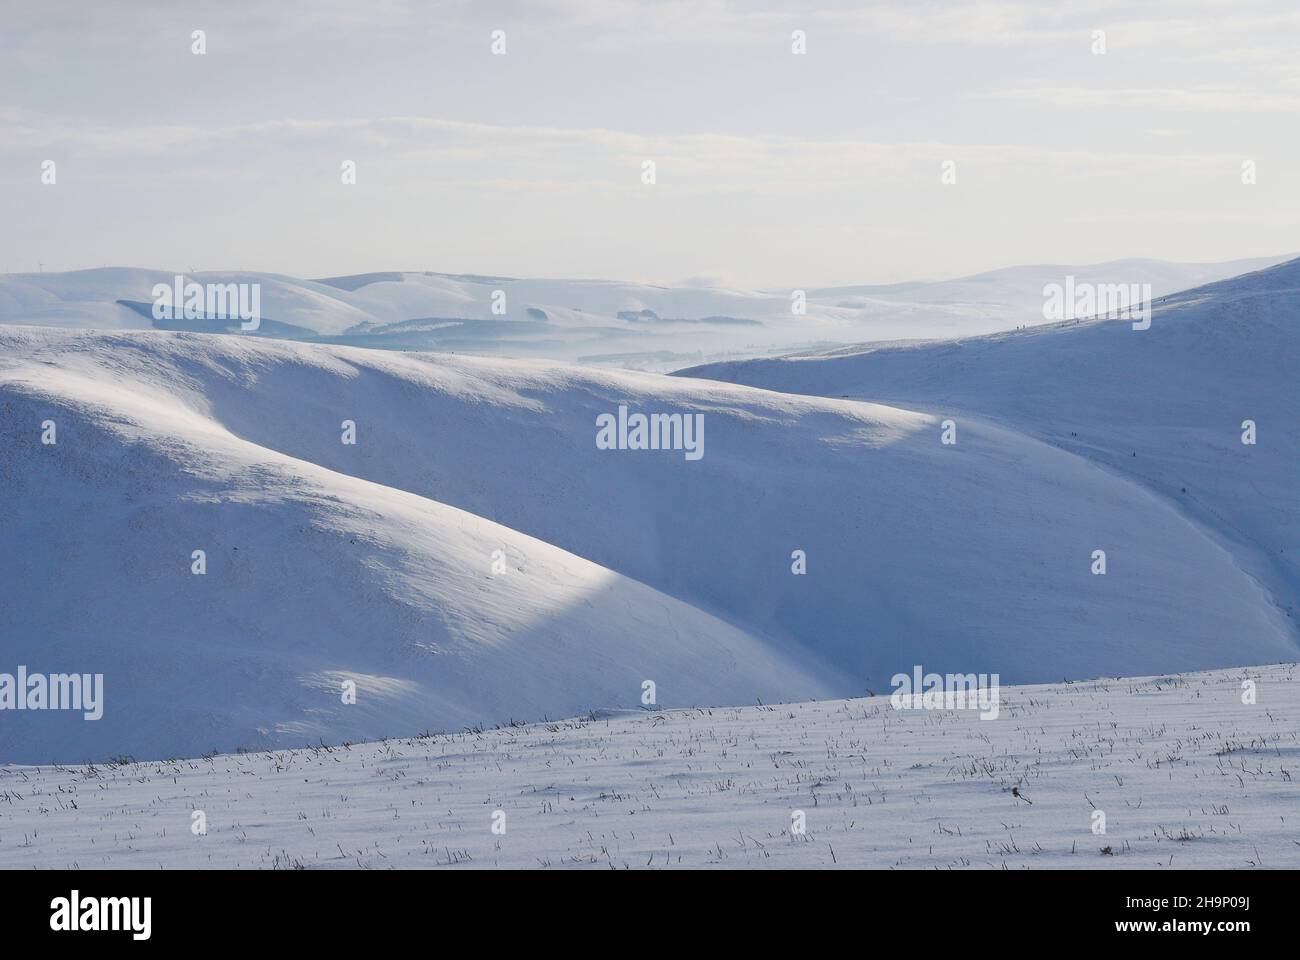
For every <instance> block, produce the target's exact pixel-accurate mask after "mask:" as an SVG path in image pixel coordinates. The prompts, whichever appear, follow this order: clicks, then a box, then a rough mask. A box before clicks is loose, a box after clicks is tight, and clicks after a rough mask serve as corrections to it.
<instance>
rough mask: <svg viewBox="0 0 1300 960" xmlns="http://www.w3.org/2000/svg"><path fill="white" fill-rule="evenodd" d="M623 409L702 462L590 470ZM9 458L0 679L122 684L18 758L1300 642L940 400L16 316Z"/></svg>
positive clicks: (1208, 572)
mask: <svg viewBox="0 0 1300 960" xmlns="http://www.w3.org/2000/svg"><path fill="white" fill-rule="evenodd" d="M1162 316H1163V315H1162ZM1163 326H1164V324H1163V321H1160V323H1159V326H1157V327H1154V328H1153V331H1154V330H1160V329H1162V328H1163ZM1047 338H1048V335H1047V334H1043V335H1040V336H1039V339H1040V341H1041V342H1047ZM1283 359H1285V358H1282V357H1280V358H1278V360H1279V362H1281V360H1283ZM1207 364H1209V361H1207ZM808 369H810V370H811V369H814V367H813V365H812V364H811V363H810V364H809V365H808ZM1042 373H1043V374H1044V375H1046V376H1048V377H1049V378H1053V379H1056V380H1061V379H1062V378H1061V377H1060V375H1059V371H1055V370H1051V369H1047V370H1044V371H1042ZM1259 379H1260V380H1261V381H1263V380H1265V379H1266V378H1264V377H1260V378H1259ZM1103 382H1104V381H1103ZM1098 389H1099V390H1102V389H1104V388H1103V387H1099V388H1098ZM622 404H625V405H627V406H628V407H629V408H630V409H632V410H639V411H644V412H683V413H700V414H702V415H703V417H704V423H705V431H704V438H705V455H704V457H703V459H701V460H699V461H695V462H692V461H688V460H686V459H685V458H684V456H683V454H682V452H681V451H672V450H668V451H628V450H621V451H611V450H599V449H597V447H596V445H595V432H596V431H595V423H596V417H597V416H598V415H600V414H602V413H612V412H614V411H615V410H617V408H618V406H619V405H622ZM1235 415H1236V414H1235V413H1234V414H1233V416H1235ZM1229 419H1231V418H1229ZM46 420H54V421H55V422H56V423H57V424H58V429H59V441H58V443H57V444H56V445H53V446H47V445H43V444H41V443H40V435H41V429H42V428H41V424H42V423H43V422H44V421H46ZM344 420H352V421H354V422H355V424H356V428H357V436H358V442H357V443H356V444H355V445H344V444H342V443H341V442H340V425H341V423H342V421H344ZM1228 426H1229V427H1231V423H1229V424H1228ZM1231 439H1232V437H1231V432H1229V436H1228V439H1227V440H1225V441H1224V444H1225V448H1226V447H1227V446H1228V445H1229V443H1230V441H1231ZM0 443H2V444H3V449H4V451H5V457H4V459H3V461H0V618H2V619H0V622H2V623H3V624H4V628H3V630H0V671H5V670H8V671H11V672H12V671H13V670H14V669H15V668H16V667H17V666H18V665H20V664H21V665H25V666H26V667H28V669H29V670H32V671H42V672H46V673H56V672H66V671H77V672H102V673H104V674H105V696H106V700H107V705H106V709H105V716H104V718H103V719H102V720H99V721H84V720H82V719H81V718H80V716H79V715H72V714H67V713H53V712H25V713H24V712H6V713H5V714H0V760H7V761H20V762H48V761H66V762H82V761H85V760H97V761H102V760H105V759H107V758H111V757H113V756H117V755H121V754H129V755H133V756H137V757H152V758H157V757H167V756H196V755H200V754H204V753H208V752H211V751H214V750H225V751H229V750H233V749H235V748H237V747H244V748H249V749H258V748H267V747H293V746H303V745H306V744H310V743H318V742H320V741H322V740H323V741H324V742H326V743H337V742H339V741H340V740H343V739H352V740H359V739H363V738H371V739H373V738H376V737H380V736H411V735H414V734H417V733H420V732H423V731H426V730H433V731H439V730H455V729H459V728H461V727H463V726H465V725H468V724H493V723H503V722H506V721H507V720H511V719H514V720H538V719H542V718H544V717H563V716H573V715H578V714H581V713H585V712H586V711H587V710H590V709H593V708H597V707H634V706H637V705H638V704H639V703H640V698H641V693H642V682H643V681H644V680H652V681H654V682H655V684H656V685H657V694H658V703H659V704H660V705H661V706H670V707H671V706H695V705H709V706H717V705H732V704H745V703H753V702H755V700H758V699H761V700H762V701H763V702H773V701H775V700H801V699H808V698H814V697H828V696H837V697H843V696H854V695H860V694H862V693H865V692H869V691H875V692H880V691H882V690H885V689H887V688H888V682H889V678H890V677H891V676H892V675H893V674H895V673H898V672H908V673H910V672H911V670H912V668H913V667H914V666H915V665H918V664H919V665H922V666H924V668H925V669H927V670H936V671H939V672H960V673H968V672H975V673H997V674H999V675H1000V676H1001V678H1002V680H1003V682H1018V681H1019V682H1034V681H1048V680H1058V679H1062V678H1071V679H1074V678H1087V677H1095V676H1100V675H1110V674H1115V673H1122V674H1128V675H1141V674H1149V673H1156V672H1173V671H1187V670H1198V669H1208V668H1213V667H1222V666H1237V665H1243V664H1261V663H1272V662H1279V661H1284V660H1293V659H1295V658H1296V654H1297V640H1296V633H1295V628H1294V621H1292V620H1291V619H1289V616H1288V614H1289V611H1288V610H1283V609H1280V608H1279V606H1278V604H1277V602H1276V596H1275V594H1273V593H1270V591H1269V590H1268V589H1266V588H1265V587H1264V586H1262V585H1261V583H1262V582H1261V579H1260V578H1259V577H1258V574H1257V573H1255V572H1251V570H1248V569H1245V568H1243V566H1242V564H1241V562H1240V556H1239V555H1238V554H1234V552H1233V551H1232V550H1230V549H1229V546H1228V545H1226V544H1225V542H1224V539H1223V538H1222V537H1221V536H1220V535H1219V534H1220V533H1221V531H1220V530H1219V529H1217V528H1212V527H1208V526H1207V525H1206V524H1205V523H1203V522H1202V521H1201V519H1200V518H1199V517H1197V516H1194V515H1192V514H1191V513H1189V511H1188V510H1187V509H1186V508H1185V507H1183V506H1182V504H1181V503H1179V502H1178V501H1177V500H1176V499H1175V498H1172V497H1170V496H1167V495H1165V494H1164V493H1163V492H1162V491H1158V490H1153V489H1152V488H1151V487H1150V486H1148V485H1146V484H1144V483H1142V482H1139V481H1138V480H1137V479H1135V478H1133V477H1132V476H1126V475H1124V474H1123V473H1121V472H1119V471H1118V470H1116V469H1113V468H1112V467H1110V466H1109V465H1104V464H1099V463H1096V462H1090V461H1088V460H1087V459H1084V458H1082V457H1081V456H1079V455H1078V454H1077V453H1075V452H1071V451H1069V450H1066V449H1062V447H1061V445H1059V444H1053V443H1049V442H1045V441H1044V440H1043V439H1040V438H1037V437H1034V436H1032V435H1030V434H1029V433H1027V432H1025V431H1022V430H1017V429H1013V428H1011V427H1009V426H1006V425H1004V424H1001V423H995V422H992V421H985V420H979V419H971V420H969V421H967V420H966V419H963V420H962V423H961V433H960V440H959V443H958V444H957V445H956V446H945V445H942V444H941V443H940V424H939V418H938V417H937V416H935V415H933V414H931V413H928V412H924V413H923V412H916V411H913V410H907V409H901V408H898V407H893V406H883V405H879V404H872V403H863V402H856V401H849V400H841V399H823V398H815V397H800V396H792V395H783V394H777V393H772V392H768V391H764V390H755V389H752V388H749V387H743V386H733V385H726V384H720V383H715V382H706V381H702V380H690V379H680V378H666V377H662V376H657V375H649V374H636V373H625V372H613V371H599V370H592V369H589V368H582V367H576V366H566V365H562V364H553V363H543V362H537V361H507V360H501V359H483V358H472V357H460V356H450V355H437V354H413V353H396V352H388V351H374V350H361V349H355V348H349V347H340V346H329V345H321V344H303V343H291V342H283V341H276V340H269V339H259V338H254V337H239V336H214V335H202V334H187V333H164V332H153V331H147V332H137V331H120V332H105V331H67V330H59V329H49V328H38V327H18V326H9V327H4V328H0ZM1225 482H1226V481H1225ZM1279 482H1280V481H1279ZM1098 547H1100V548H1104V549H1106V550H1107V552H1108V554H1109V556H1110V558H1111V560H1110V564H1111V568H1110V573H1109V575H1107V576H1105V577H1097V576H1092V575H1091V574H1090V573H1089V567H1090V563H1091V559H1090V555H1091V552H1092V551H1093V550H1094V549H1096V548H1098ZM195 549H203V550H205V551H206V552H207V563H208V569H207V573H206V575H204V576H194V575H193V574H192V573H191V572H190V563H191V560H190V557H191V551H193V550H195ZM494 550H502V551H504V553H505V555H506V556H507V557H508V558H509V563H508V569H507V571H506V572H505V573H504V574H497V575H495V576H494V575H493V574H492V572H491V564H492V552H493V551H494ZM795 550H803V551H806V554H807V563H808V573H807V574H806V575H803V576H796V575H794V574H792V572H791V555H792V552H793V551H795ZM347 679H352V680H354V681H355V682H356V684H357V686H358V688H359V695H358V703H357V704H355V705H344V704H342V703H341V698H340V695H339V690H340V684H341V683H342V682H343V681H344V680H347Z"/></svg>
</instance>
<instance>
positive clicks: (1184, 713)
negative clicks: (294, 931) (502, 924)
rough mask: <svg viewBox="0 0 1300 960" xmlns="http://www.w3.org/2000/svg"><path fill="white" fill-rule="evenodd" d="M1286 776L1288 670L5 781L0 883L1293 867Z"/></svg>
mask: <svg viewBox="0 0 1300 960" xmlns="http://www.w3.org/2000/svg"><path fill="white" fill-rule="evenodd" d="M1247 680H1253V681H1254V683H1255V691H1254V692H1255V702H1254V703H1253V704H1252V703H1243V693H1244V690H1243V682H1244V681H1247ZM1246 699H1249V698H1246ZM1297 777H1300V677H1298V676H1297V673H1296V665H1295V664H1287V665H1278V666H1271V667H1262V668H1251V669H1233V670H1222V671H1214V672H1208V673H1193V674H1184V675H1175V676H1162V677H1154V678H1145V679H1110V680H1095V681H1086V682H1078V683H1069V684H1052V685H1046V686H1027V687H1016V688H1007V687H1004V688H1003V689H1002V691H1001V710H1000V713H999V717H998V718H997V719H996V720H980V719H978V716H977V715H976V714H972V713H965V712H954V711H899V710H895V709H893V708H892V707H891V706H890V704H889V701H888V699H887V698H885V697H875V698H870V699H859V700H832V701H823V702H819V703H796V704H790V705H784V704H783V705H767V706H749V707H736V708H712V709H697V710H683V711H665V712H662V713H648V712H647V713H637V712H622V713H615V714H613V715H607V716H599V717H597V716H593V717H589V718H587V719H577V720H565V721H559V722H555V723H551V724H537V725H531V726H518V727H506V728H501V729H491V730H480V731H473V732H465V733H458V734H453V735H445V736H429V737H422V738H414V739H392V740H385V741H382V742H379V743H362V744H352V745H348V746H335V747H330V748H319V749H305V750H283V751H278V752H274V753H250V754H242V755H229V754H226V755H220V756H215V757H210V758H206V759H192V760H172V761H155V762H142V763H124V764H117V765H103V764H101V765H94V766H63V767H17V766H0V867H10V868H12V867H19V868H22V867H56V868H82V869H91V868H141V869H156V868H158V867H179V866H197V867H246V868H267V869H269V868H280V869H289V868H297V867H305V868H309V869H319V868H331V867H335V868H338V867H352V868H355V867H364V868H373V869H390V868H412V867H418V868H427V867H448V866H453V867H456V868H459V869H472V868H476V867H545V868H549V869H560V868H566V867H586V868H596V869H605V868H610V867H613V868H618V869H622V868H629V867H630V868H643V867H649V868H660V869H663V868H669V869H680V868H700V867H733V868H734V867H757V868H768V867H841V868H843V867H879V868H910V869H958V870H960V869H986V868H1004V867H1005V868H1021V867H1070V868H1093V869H1117V868H1157V867H1159V868H1167V867H1173V868H1190V867H1205V868H1209V867H1213V868H1216V869H1234V868H1241V869H1248V868H1257V867H1263V868H1278V867H1290V868H1296V867H1300V810H1298V809H1297V806H1296V790H1297ZM1013 790H1014V791H1015V792H1014V793H1013ZM196 811H201V814H202V818H203V820H202V822H203V823H205V825H206V834H198V833H196V832H194V830H193V829H192V827H193V825H195V824H197V823H199V822H200V820H199V819H198V818H197V817H196ZM796 811H802V812H803V815H804V824H805V826H806V832H804V833H800V832H798V831H797V830H794V829H792V826H793V824H794V823H795V822H796V821H795V817H796ZM1098 811H1100V812H1101V813H1102V814H1104V816H1105V833H1104V834H1102V833H1098V832H1094V830H1095V829H1096V827H1097V826H1099V825H1100V818H1099V817H1098ZM494 822H495V823H496V824H498V832H493V829H492V828H493V824H494ZM502 826H503V827H504V832H500V828H501V827H502Z"/></svg>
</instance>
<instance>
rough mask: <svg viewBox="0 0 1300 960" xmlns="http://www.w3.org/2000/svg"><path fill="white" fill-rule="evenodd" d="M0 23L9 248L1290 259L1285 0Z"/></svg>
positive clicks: (1292, 205)
mask: <svg viewBox="0 0 1300 960" xmlns="http://www.w3.org/2000/svg"><path fill="white" fill-rule="evenodd" d="M0 10H2V11H3V16H2V18H0V24H2V26H0V214H2V215H3V217H4V221H5V229H4V230H3V231H2V232H0V270H3V271H20V270H22V271H25V270H34V269H36V264H37V261H38V260H39V261H41V262H43V263H44V264H45V269H47V270H62V269H74V268H80V267H90V266H100V265H108V264H113V265H130V266H148V267H159V268H166V269H172V268H176V269H189V268H191V267H194V268H197V269H200V270H202V269H236V268H245V269H250V270H251V269H258V270H270V271H278V272H284V273H291V274H295V275H298V276H321V275H328V274H336V273H354V272H363V271H370V270H392V269H411V270H413V269H428V270H439V271H448V272H459V271H465V272H478V273H497V274H509V275H516V276H520V275H526V276H569V277H573V276H581V277H610V278H619V279H629V280H641V281H650V282H664V283H669V282H678V281H681V280H683V279H686V278H692V277H699V278H705V279H706V280H708V279H710V278H712V279H716V280H718V281H721V282H726V283H728V284H735V285H742V286H754V287H791V286H821V285H829V284H838V283H859V282H889V281H894V280H901V279H914V278H921V277H946V276H954V275H959V274H965V273H973V272H976V271H979V270H983V269H988V268H992V267H998V266H1005V265H1009V264H1014V263H1029V262H1046V261H1052V262H1066V263H1069V262H1076V263H1078V262H1089V261H1099V260H1110V259H1116V258H1121V257H1132V256H1149V257H1158V258H1164V259H1172V260H1226V259H1234V258H1238V257H1247V256H1262V255H1269V254H1275V253H1282V252H1285V251H1288V250H1294V249H1297V248H1300V242H1297V239H1296V220H1297V217H1296V210H1297V209H1298V208H1300V156H1298V155H1297V154H1298V152H1300V151H1298V150H1297V148H1298V147H1300V133H1298V132H1297V131H1298V130H1300V124H1297V123H1296V117H1297V115H1300V55H1298V54H1300V8H1298V7H1297V6H1296V5H1295V4H1294V3H1292V2H1262V0H1261V2H1252V0H1179V2H1177V3H1165V2H1161V0H1149V2H1143V3H1106V2H1097V3H1074V2H1063V3H1044V2H1024V3H1017V2H1011V3H992V4H983V3H964V2H950V3H912V2H900V3H878V4H870V3H868V4H863V3H856V4H828V3H817V4H796V3H720V2H709V0H692V2H685V0H683V2H670V3H660V2H637V0H561V2H542V0H538V2H526V3H524V2H511V3H507V2H500V3H482V2H480V3H455V2H447V3H429V2H420V3H416V2H412V3H404V2H398V0H387V2H374V0H354V2H347V3H344V2H338V0H330V2H319V0H318V2H315V3H310V4H307V3H264V2H245V0H235V2H223V3H189V4H179V3H178V4H170V3H169V4H161V3H145V2H136V3H130V2H119V3H111V4H106V3H71V2H70V3H61V4H28V3H17V2H10V0H0ZM195 29H203V30H205V31H206V33H207V53H206V55H205V56H195V55H193V54H192V53H191V52H190V48H191V39H190V34H191V32H192V31H193V30H195ZM494 29H501V30H504V31H506V38H507V50H508V52H507V54H506V55H505V56H493V55H492V53H491V51H490V44H491V36H490V35H491V32H492V31H493V30H494ZM794 29H802V30H805V31H806V33H807V38H808V39H807V45H808V53H807V55H805V56H795V55H792V54H791V52H790V34H791V31H792V30H794ZM1099 29H1100V30H1105V31H1106V46H1107V52H1106V54H1105V55H1102V56H1098V55H1095V54H1093V53H1092V52H1091V47H1092V44H1093V36H1092V32H1093V31H1094V30H1099ZM349 159H350V160H355V161H356V163H357V165H358V182H357V184H356V185H355V186H344V185H342V184H341V183H340V177H339V167H340V164H341V163H342V161H344V160H349ZM646 159H650V160H654V161H655V162H656V164H657V174H658V182H657V183H656V184H655V185H654V186H645V185H643V184H642V183H641V163H642V161H643V160H646ZM947 159H951V160H954V161H956V164H957V183H956V184H955V185H951V186H947V185H943V184H941V183H940V165H941V163H942V162H943V161H944V160H947ZM1246 159H1251V160H1254V161H1255V162H1256V163H1257V167H1258V181H1259V182H1258V183H1257V184H1255V185H1253V186H1245V185H1243V184H1242V183H1241V164H1242V161H1243V160H1246ZM45 160H54V161H55V162H56V163H57V172H58V182H57V184H56V185H54V186H44V185H42V184H41V182H40V174H41V163H42V161H45Z"/></svg>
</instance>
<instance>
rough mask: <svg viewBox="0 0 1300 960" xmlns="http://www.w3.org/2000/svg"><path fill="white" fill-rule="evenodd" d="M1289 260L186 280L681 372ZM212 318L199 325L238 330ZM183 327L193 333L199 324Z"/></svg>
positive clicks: (145, 298)
mask: <svg viewBox="0 0 1300 960" xmlns="http://www.w3.org/2000/svg"><path fill="white" fill-rule="evenodd" d="M1280 259H1282V258H1280V257H1274V258H1261V259H1256V260H1242V261H1234V262H1230V263H1220V264H1190V263H1166V262H1162V261H1155V260H1120V261H1115V262H1112V263H1106V264H1096V265H1087V266H1024V267H1012V268H1008V269H1004V270H995V271H991V272H989V273H984V274H979V275H977V276H973V277H966V278H962V279H957V280H949V281H941V282H917V283H904V284H893V285H888V286H857V287H837V288H825V289H810V290H806V291H803V293H804V294H805V301H804V302H803V303H801V306H800V309H803V310H804V312H802V313H799V312H796V310H795V305H794V302H793V300H792V297H793V296H794V293H795V291H793V290H768V291H751V290H728V289H723V288H717V287H700V286H678V287H664V286H654V285H649V284H637V283H625V282H618V281H607V280H543V279H515V278H510V277H492V276H477V275H460V274H440V273H427V272H426V273H418V272H415V273H410V272H408V273H398V272H391V273H371V274H358V275H355V276H347V277H331V278H326V279H323V280H300V279H297V278H294V277H288V276H282V275H277V274H267V273H246V272H245V273H217V272H199V273H193V274H186V277H187V279H191V280H195V281H198V282H200V283H223V284H224V283H241V282H242V283H257V284H259V285H260V289H261V313H262V316H263V318H264V324H263V327H262V329H261V330H260V331H258V333H259V335H263V336H274V337H281V338H285V339H297V340H316V341H323V342H329V343H336V344H344V345H352V346H365V347H380V348H387V349H397V350H443V351H454V352H457V353H471V354H481V355H489V356H518V357H536V358H545V359H553V360H564V361H576V362H581V363H584V364H590V365H597V366H606V367H622V368H631V369H644V370H660V371H666V370H671V369H674V368H677V367H681V366H684V365H686V364H690V363H700V362H703V361H706V360H711V359H725V358H732V357H753V356H763V355H769V354H772V353H774V352H782V351H790V350H795V349H802V348H807V347H813V346H818V345H832V344H846V343H855V342H861V341H863V340H868V339H909V338H924V337H937V336H959V335H960V336H967V335H973V334H980V333H988V332H992V331H997V330H1008V329H1012V328H1014V327H1018V326H1021V325H1024V324H1037V323H1041V322H1042V310H1041V306H1042V288H1043V285H1044V284H1045V283H1048V282H1053V281H1056V282H1059V281H1060V279H1061V277H1063V276H1064V275H1066V274H1067V273H1068V274H1073V275H1076V276H1078V277H1079V278H1080V279H1081V280H1089V281H1093V282H1112V283H1119V282H1123V283H1150V284H1151V285H1152V291H1153V293H1154V295H1155V296H1161V295H1164V294H1168V293H1173V292H1175V291H1177V290H1181V289H1185V288H1187V287H1190V286H1195V285H1197V284H1201V283H1205V282H1208V281H1210V280H1217V279H1221V278H1224V277H1229V276H1234V275H1236V274H1239V273H1243V272H1245V271H1247V270H1253V269H1257V268H1259V267H1261V266H1266V265H1269V264H1272V263H1276V262H1278V261H1279V260H1280ZM176 275H177V272H176V271H165V270H140V269H126V268H103V269H96V270H79V271H74V272H71V273H38V274H6V275H3V276H0V323H16V324H39V325H48V326H63V327H92V328H98V329H150V328H153V327H155V326H156V324H155V323H154V321H153V319H152V316H151V306H152V293H151V291H152V290H153V287H154V285H155V284H158V283H163V284H171V283H172V282H173V279H174V277H175V276H176ZM233 326H234V325H233V324H225V325H221V324H216V325H215V326H214V324H213V321H212V320H211V319H204V320H202V321H200V322H197V323H190V324H189V325H188V329H192V330H212V329H218V330H222V329H224V330H227V331H229V330H231V329H232V328H233ZM166 328H167V329H186V328H187V325H186V324H185V323H184V322H179V323H172V322H169V323H168V324H167V325H166Z"/></svg>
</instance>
